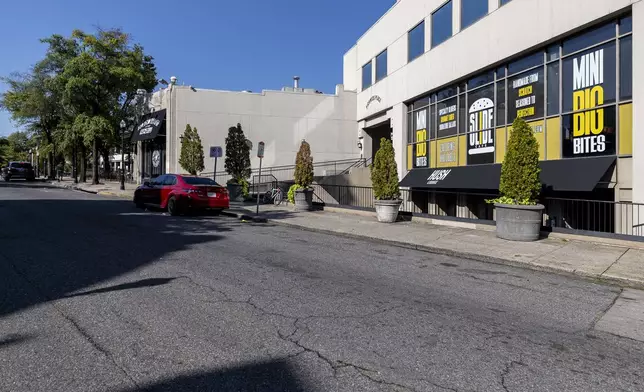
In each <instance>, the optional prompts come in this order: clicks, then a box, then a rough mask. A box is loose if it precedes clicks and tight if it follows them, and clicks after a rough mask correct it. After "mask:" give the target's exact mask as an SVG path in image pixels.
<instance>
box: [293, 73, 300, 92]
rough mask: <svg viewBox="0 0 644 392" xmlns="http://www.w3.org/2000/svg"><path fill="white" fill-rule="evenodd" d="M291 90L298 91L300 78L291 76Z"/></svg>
mask: <svg viewBox="0 0 644 392" xmlns="http://www.w3.org/2000/svg"><path fill="white" fill-rule="evenodd" d="M293 88H294V89H296V90H297V89H298V88H300V77H299V76H293Z"/></svg>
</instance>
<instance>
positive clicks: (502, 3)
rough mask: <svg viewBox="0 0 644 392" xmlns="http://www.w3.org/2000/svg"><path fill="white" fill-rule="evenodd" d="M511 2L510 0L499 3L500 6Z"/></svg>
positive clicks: (502, 0)
mask: <svg viewBox="0 0 644 392" xmlns="http://www.w3.org/2000/svg"><path fill="white" fill-rule="evenodd" d="M509 2H510V0H501V1H499V6H502V5H506V4H508V3H509Z"/></svg>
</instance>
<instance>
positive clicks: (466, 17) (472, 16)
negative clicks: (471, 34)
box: [461, 0, 488, 30]
mask: <svg viewBox="0 0 644 392" xmlns="http://www.w3.org/2000/svg"><path fill="white" fill-rule="evenodd" d="M487 7H488V2H487V0H461V30H462V29H464V28H466V27H468V26H469V25H471V24H473V23H474V22H476V21H477V20H479V19H481V18H482V17H484V16H485V15H487V12H488V8H487Z"/></svg>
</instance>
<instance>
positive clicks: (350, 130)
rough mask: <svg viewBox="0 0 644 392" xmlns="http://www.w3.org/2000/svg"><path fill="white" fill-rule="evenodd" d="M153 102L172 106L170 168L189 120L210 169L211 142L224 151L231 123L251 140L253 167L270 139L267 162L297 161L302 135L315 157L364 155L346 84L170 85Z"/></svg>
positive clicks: (351, 94) (172, 169)
mask: <svg viewBox="0 0 644 392" xmlns="http://www.w3.org/2000/svg"><path fill="white" fill-rule="evenodd" d="M151 101H154V102H158V103H159V104H160V106H159V107H165V108H169V110H168V117H167V132H168V134H167V135H168V136H167V171H168V172H181V168H180V167H179V165H178V156H179V151H180V142H179V137H180V136H181V135H182V134H183V131H184V130H185V127H186V124H190V125H191V126H193V127H197V129H198V131H199V135H200V137H201V140H202V143H203V146H204V150H205V155H206V160H205V166H206V169H205V171H206V172H212V170H213V166H214V159H211V158H209V157H208V151H209V147H210V146H215V145H220V146H222V147H224V150H225V138H226V136H227V134H228V128H229V127H231V126H235V125H236V124H237V123H240V124H241V125H242V128H243V129H244V133H245V135H246V137H247V138H248V139H250V140H251V141H252V142H253V151H252V153H251V156H252V159H251V165H252V167H258V166H259V159H258V158H257V157H256V153H257V145H258V143H259V142H260V141H264V143H265V144H266V147H265V158H264V160H263V166H264V167H270V166H282V165H293V164H294V162H295V155H296V153H297V150H298V149H299V146H300V142H301V140H302V139H306V140H307V141H308V142H309V143H310V144H311V150H312V154H313V159H314V161H315V162H323V161H335V160H342V159H357V158H359V157H360V150H359V149H358V147H357V140H358V135H357V122H356V117H355V115H356V106H355V105H356V98H355V93H354V92H350V91H345V90H344V89H343V88H342V86H338V88H337V89H336V94H335V95H327V94H315V93H294V92H281V91H263V92H261V93H243V92H230V91H216V90H201V89H197V91H196V92H195V91H192V90H191V89H189V88H187V87H182V86H178V87H175V89H174V91H172V92H171V93H170V92H169V91H168V90H163V91H162V92H157V93H155V96H153V98H152V100H151ZM157 109H158V108H157ZM224 154H225V151H224ZM217 170H218V171H219V170H224V162H223V160H219V163H218V168H217Z"/></svg>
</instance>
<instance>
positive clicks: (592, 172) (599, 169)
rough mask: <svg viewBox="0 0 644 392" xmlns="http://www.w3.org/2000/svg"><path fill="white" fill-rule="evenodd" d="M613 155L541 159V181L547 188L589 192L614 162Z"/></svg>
mask: <svg viewBox="0 0 644 392" xmlns="http://www.w3.org/2000/svg"><path fill="white" fill-rule="evenodd" d="M615 159H616V158H615V157H614V156H610V157H599V158H576V159H561V160H558V161H543V162H540V166H541V182H542V183H543V184H544V185H545V187H546V189H547V190H553V191H571V192H590V191H592V190H593V189H595V187H596V186H597V184H598V183H599V182H600V181H601V179H602V177H604V175H605V174H606V173H607V172H608V169H610V168H611V167H612V165H613V164H614V163H615Z"/></svg>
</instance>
